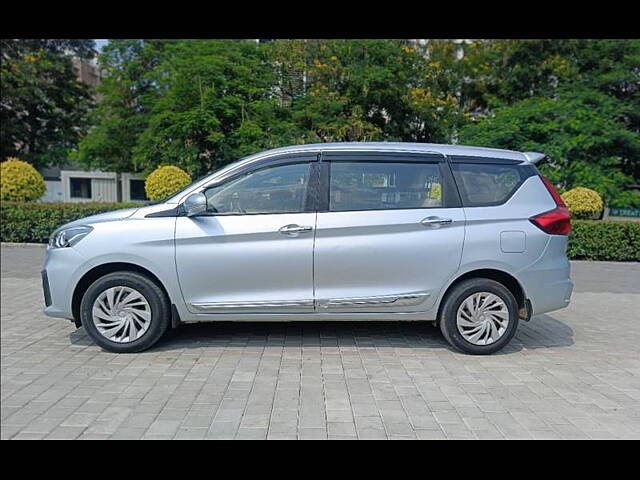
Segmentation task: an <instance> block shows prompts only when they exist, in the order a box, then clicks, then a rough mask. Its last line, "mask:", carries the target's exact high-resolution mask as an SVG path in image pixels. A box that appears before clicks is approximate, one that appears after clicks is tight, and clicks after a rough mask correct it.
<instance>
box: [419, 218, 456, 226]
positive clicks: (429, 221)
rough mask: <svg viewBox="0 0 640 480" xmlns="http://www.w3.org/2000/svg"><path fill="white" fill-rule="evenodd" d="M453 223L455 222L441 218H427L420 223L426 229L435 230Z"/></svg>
mask: <svg viewBox="0 0 640 480" xmlns="http://www.w3.org/2000/svg"><path fill="white" fill-rule="evenodd" d="M452 222H453V220H451V219H450V218H441V217H426V218H423V219H422V220H421V221H420V223H421V224H422V225H424V226H425V227H434V228H438V227H440V226H442V225H448V224H449V223H452Z"/></svg>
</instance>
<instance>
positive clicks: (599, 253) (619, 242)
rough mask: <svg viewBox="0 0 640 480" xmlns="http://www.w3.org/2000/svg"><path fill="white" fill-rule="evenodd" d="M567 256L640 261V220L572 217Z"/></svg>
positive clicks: (586, 258) (587, 258)
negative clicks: (617, 220) (604, 219)
mask: <svg viewBox="0 0 640 480" xmlns="http://www.w3.org/2000/svg"><path fill="white" fill-rule="evenodd" d="M567 255H568V257H569V258H571V259H584V260H614V261H640V222H614V221H602V220H573V221H572V222H571V234H570V235H569V247H568V248H567Z"/></svg>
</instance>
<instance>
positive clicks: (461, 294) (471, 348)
mask: <svg viewBox="0 0 640 480" xmlns="http://www.w3.org/2000/svg"><path fill="white" fill-rule="evenodd" d="M477 292H489V293H493V294H494V295H497V296H498V297H500V298H501V299H502V301H503V302H505V305H506V306H507V310H508V312H509V324H508V325H507V328H506V330H505V332H504V333H503V334H502V336H501V337H500V338H499V339H498V340H497V341H495V342H494V343H492V344H489V345H474V344H473V343H471V342H469V341H467V340H466V339H465V338H464V337H463V336H462V334H461V333H460V332H459V331H458V326H457V323H456V316H457V313H458V308H459V307H460V304H461V303H462V302H463V301H464V300H465V299H467V298H468V297H469V296H470V295H472V294H474V293H477ZM518 320H519V318H518V302H516V299H515V298H514V296H513V294H512V293H511V291H509V289H508V288H507V287H505V286H504V285H502V284H501V283H499V282H496V281H495V280H490V279H488V278H471V279H469V280H464V281H462V282H460V283H459V284H458V285H456V286H455V287H454V288H453V289H452V290H451V291H449V292H448V293H447V296H446V298H445V299H444V303H443V305H442V309H441V310H440V319H439V323H440V330H441V331H442V335H444V338H445V339H446V340H447V342H449V344H450V345H451V346H453V347H454V348H456V349H458V350H460V351H461V352H464V353H469V354H472V355H488V354H490V353H494V352H497V351H498V350H500V349H501V348H503V347H504V346H505V345H506V344H507V343H509V342H510V341H511V338H512V337H513V335H514V334H515V333H516V330H517V328H518Z"/></svg>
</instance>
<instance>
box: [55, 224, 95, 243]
mask: <svg viewBox="0 0 640 480" xmlns="http://www.w3.org/2000/svg"><path fill="white" fill-rule="evenodd" d="M91 230H93V227H89V226H86V225H83V226H79V227H69V228H65V229H63V230H59V231H57V232H53V235H51V238H49V246H50V247H51V248H64V247H72V246H74V245H75V244H76V243H78V242H79V241H80V240H82V239H83V238H84V237H86V236H87V235H89V233H91Z"/></svg>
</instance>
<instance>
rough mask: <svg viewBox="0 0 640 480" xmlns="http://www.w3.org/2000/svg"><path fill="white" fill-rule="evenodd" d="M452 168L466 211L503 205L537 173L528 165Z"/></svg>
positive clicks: (468, 165)
mask: <svg viewBox="0 0 640 480" xmlns="http://www.w3.org/2000/svg"><path fill="white" fill-rule="evenodd" d="M451 168H452V170H453V177H454V178H455V181H456V184H457V185H458V190H459V191H460V196H461V197H462V204H463V205H464V206H465V207H487V206H493V205H501V204H503V203H505V202H506V201H507V200H509V198H511V196H512V195H513V194H514V193H515V192H516V190H518V188H520V185H522V183H523V182H524V181H525V180H526V179H527V178H529V177H530V176H532V175H535V173H536V172H535V168H534V167H532V166H530V165H526V164H525V165H508V164H492V163H452V164H451Z"/></svg>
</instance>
